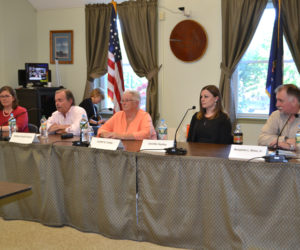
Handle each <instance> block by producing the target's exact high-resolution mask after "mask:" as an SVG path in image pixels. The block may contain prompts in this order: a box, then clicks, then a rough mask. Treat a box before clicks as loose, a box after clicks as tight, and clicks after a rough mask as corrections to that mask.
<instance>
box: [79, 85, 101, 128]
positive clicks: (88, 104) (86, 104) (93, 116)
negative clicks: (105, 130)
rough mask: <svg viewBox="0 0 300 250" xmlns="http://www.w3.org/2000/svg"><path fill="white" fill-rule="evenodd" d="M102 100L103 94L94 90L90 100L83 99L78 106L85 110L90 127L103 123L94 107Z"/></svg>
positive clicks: (97, 89) (98, 90)
mask: <svg viewBox="0 0 300 250" xmlns="http://www.w3.org/2000/svg"><path fill="white" fill-rule="evenodd" d="M103 99H104V94H103V92H102V91H101V90H100V89H99V88H96V89H93V90H92V92H91V94H90V98H86V99H84V100H83V101H82V102H81V103H80V104H79V106H80V107H82V108H84V109H85V111H86V113H87V117H88V120H89V123H90V125H91V126H98V125H100V124H102V123H104V120H102V119H101V117H100V115H99V114H98V109H97V107H96V105H95V104H98V103H100V102H101V101H102V100H103Z"/></svg>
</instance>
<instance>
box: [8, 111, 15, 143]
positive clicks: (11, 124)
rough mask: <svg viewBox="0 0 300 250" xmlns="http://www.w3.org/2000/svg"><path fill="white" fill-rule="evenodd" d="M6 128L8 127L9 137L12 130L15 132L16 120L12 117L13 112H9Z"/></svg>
mask: <svg viewBox="0 0 300 250" xmlns="http://www.w3.org/2000/svg"><path fill="white" fill-rule="evenodd" d="M8 128H9V135H8V136H9V138H11V136H12V134H13V133H14V132H17V122H16V119H15V117H14V114H13V113H11V114H10V117H9V119H8Z"/></svg>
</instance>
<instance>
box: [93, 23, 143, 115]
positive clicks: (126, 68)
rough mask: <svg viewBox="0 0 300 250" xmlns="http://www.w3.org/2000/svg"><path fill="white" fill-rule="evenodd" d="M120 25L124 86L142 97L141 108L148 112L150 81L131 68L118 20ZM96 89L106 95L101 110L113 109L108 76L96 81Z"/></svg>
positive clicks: (119, 27)
mask: <svg viewBox="0 0 300 250" xmlns="http://www.w3.org/2000/svg"><path fill="white" fill-rule="evenodd" d="M117 24H118V35H119V40H120V45H121V53H122V67H123V77H124V85H125V90H126V89H130V90H136V91H138V92H139V93H140V95H141V103H140V108H141V109H143V110H146V91H147V86H148V80H147V79H146V78H145V77H138V76H137V75H136V74H135V73H134V71H133V69H132V67H131V66H130V63H129V61H128V58H127V54H126V51H125V48H124V43H123V38H122V32H121V26H120V23H119V20H117ZM94 88H100V89H101V90H102V91H103V93H104V95H105V99H104V100H103V101H102V102H101V107H100V109H107V108H113V103H112V101H111V100H110V98H108V95H107V74H105V75H104V76H102V77H100V78H96V79H94Z"/></svg>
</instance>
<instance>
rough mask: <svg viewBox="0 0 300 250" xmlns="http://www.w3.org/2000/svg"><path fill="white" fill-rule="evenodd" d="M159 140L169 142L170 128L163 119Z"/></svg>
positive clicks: (160, 124) (159, 129)
mask: <svg viewBox="0 0 300 250" xmlns="http://www.w3.org/2000/svg"><path fill="white" fill-rule="evenodd" d="M157 134H158V139H159V140H167V139H168V126H167V124H166V122H165V120H164V119H161V121H160V123H159V125H158V133H157Z"/></svg>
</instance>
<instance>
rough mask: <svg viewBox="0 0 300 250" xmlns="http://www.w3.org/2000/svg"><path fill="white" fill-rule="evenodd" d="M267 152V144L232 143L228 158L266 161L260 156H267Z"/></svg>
mask: <svg viewBox="0 0 300 250" xmlns="http://www.w3.org/2000/svg"><path fill="white" fill-rule="evenodd" d="M267 153H268V148H267V146H253V145H231V149H230V153H229V156H228V158H229V159H230V160H242V161H243V160H250V159H253V161H264V160H265V159H263V158H259V157H262V156H265V155H266V154H267ZM254 158H256V159H254Z"/></svg>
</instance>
